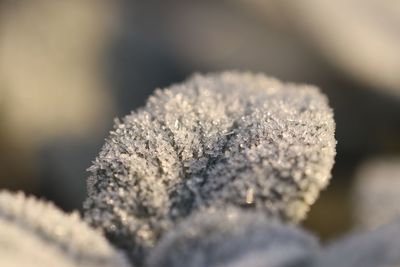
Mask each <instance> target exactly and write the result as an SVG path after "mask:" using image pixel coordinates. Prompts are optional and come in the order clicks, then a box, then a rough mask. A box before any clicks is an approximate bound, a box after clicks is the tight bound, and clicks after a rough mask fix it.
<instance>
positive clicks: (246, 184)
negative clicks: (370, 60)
mask: <svg viewBox="0 0 400 267" xmlns="http://www.w3.org/2000/svg"><path fill="white" fill-rule="evenodd" d="M334 129H335V124H334V121H333V114H332V110H331V109H330V108H329V106H328V103H327V99H326V98H325V96H323V95H322V94H321V93H320V92H319V90H318V89H317V88H315V87H313V86H307V85H295V84H289V83H281V82H280V81H278V80H276V79H273V78H269V77H266V76H264V75H262V74H250V73H239V72H223V73H217V74H209V75H194V76H193V77H191V78H190V79H189V80H187V81H186V82H184V83H182V84H176V85H172V86H170V87H169V88H166V89H164V90H157V91H156V92H155V94H154V95H153V96H151V97H150V98H149V100H148V102H147V104H146V106H145V107H143V108H141V109H139V110H136V111H134V112H133V113H132V114H130V115H128V116H126V117H125V118H123V119H122V121H117V122H116V124H115V129H114V130H113V131H112V132H111V134H110V136H109V138H108V139H107V140H106V144H105V145H104V146H103V148H102V150H101V152H100V154H99V156H98V157H97V159H96V161H95V162H94V164H93V166H92V167H91V168H90V171H91V176H90V178H89V182H88V188H89V189H88V191H89V197H88V199H87V200H86V202H85V205H84V208H85V218H86V219H87V221H89V222H90V223H91V224H92V225H93V226H95V227H100V228H102V229H103V230H104V231H105V233H106V235H107V236H108V237H109V239H110V240H111V241H112V242H114V243H115V244H117V245H118V246H119V247H122V248H124V249H125V250H127V251H128V253H129V254H130V256H131V257H132V258H133V260H134V262H140V261H142V258H143V255H145V254H146V253H147V250H148V249H149V248H151V247H153V246H155V245H156V243H157V241H158V239H159V238H160V237H161V236H162V235H163V233H164V232H165V231H166V230H169V229H171V227H172V225H173V224H174V223H175V222H177V221H180V220H181V219H182V218H185V217H186V216H188V215H190V214H191V213H192V212H193V211H195V210H198V209H200V208H203V207H212V208H216V209H218V208H220V209H224V208H225V207H226V206H227V205H232V206H235V207H240V208H243V209H252V210H257V211H258V212H261V213H263V214H265V215H269V216H275V217H278V218H280V219H283V220H286V221H293V222H297V221H299V220H301V219H303V218H304V217H305V215H306V213H307V211H308V209H309V206H310V205H311V204H313V203H314V201H315V200H316V198H317V197H318V194H319V191H320V190H321V189H323V188H325V187H326V185H327V184H328V181H329V178H330V171H331V168H332V165H333V161H334V155H335V144H336V141H335V139H334Z"/></svg>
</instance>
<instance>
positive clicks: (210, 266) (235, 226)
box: [148, 208, 318, 267]
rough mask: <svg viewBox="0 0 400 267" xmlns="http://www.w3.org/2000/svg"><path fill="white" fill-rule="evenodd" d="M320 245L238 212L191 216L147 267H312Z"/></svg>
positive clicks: (293, 230) (272, 222) (295, 231)
mask: <svg viewBox="0 0 400 267" xmlns="http://www.w3.org/2000/svg"><path fill="white" fill-rule="evenodd" d="M317 245H318V243H317V242H316V240H315V239H314V238H313V236H311V235H310V234H308V233H306V232H304V231H301V230H300V229H297V228H295V227H294V226H293V225H285V224H283V223H282V222H280V221H278V220H275V219H271V218H267V217H266V216H264V215H263V214H260V213H254V212H246V211H241V210H238V209H232V208H228V209H224V211H221V210H215V209H211V210H208V211H205V212H200V213H195V214H194V215H191V216H190V217H189V218H188V219H186V220H184V221H183V222H181V223H180V224H179V225H178V227H177V228H176V229H175V230H172V231H170V232H169V233H167V234H165V236H164V237H163V238H162V239H161V241H160V242H159V243H158V245H157V246H156V248H155V249H154V250H153V251H152V252H151V253H150V256H149V262H148V266H149V267H158V266H163V267H182V266H185V267H217V266H226V267H267V266H268V267H284V266H297V267H300V266H311V264H313V261H314V259H315V257H316V254H317V253H316V252H317V251H318V249H317V248H318V246H317Z"/></svg>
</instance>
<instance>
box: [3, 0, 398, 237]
mask: <svg viewBox="0 0 400 267" xmlns="http://www.w3.org/2000/svg"><path fill="white" fill-rule="evenodd" d="M230 69H237V70H244V71H254V72H263V73H265V74H267V75H270V76H275V77H277V78H279V79H281V80H284V81H292V82H299V83H310V84H315V85H317V86H319V87H320V88H321V90H322V91H323V92H324V93H325V94H326V95H327V96H328V97H329V100H330V105H331V106H332V107H333V109H334V113H335V120H336V123H337V131H336V139H337V141H338V145H337V157H336V164H335V166H334V169H333V179H332V182H331V185H330V186H329V187H328V189H327V190H326V191H324V192H323V193H322V194H321V197H320V199H319V200H318V202H317V203H316V204H315V205H314V206H313V207H312V209H311V213H310V216H309V218H308V219H307V221H306V222H305V225H306V226H307V227H308V228H309V229H311V230H312V231H314V232H317V233H318V234H320V236H321V237H322V238H331V237H333V236H337V235H340V234H342V233H343V232H345V231H347V230H348V229H349V228H351V227H352V223H353V210H352V190H353V181H354V177H356V176H357V171H358V169H359V167H360V166H361V165H362V164H363V163H364V162H365V161H366V160H368V159H370V158H380V157H396V155H397V156H398V155H399V154H400V5H398V4H397V3H396V1H378V0H366V1H357V0H351V1H345V0H340V1H331V2H328V1H316V0H308V1H296V2H294V1H288V0H283V1H271V0H269V1H262V0H251V1H245V0H235V1H176V0H175V1H128V0H126V1H106V0H100V1H89V0H85V1H51V0H48V1H46V0H37V1H22V0H15V1H7V0H6V1H4V0H3V1H0V188H7V189H11V190H23V191H25V192H28V193H31V194H34V195H37V196H40V197H42V198H45V199H48V200H51V201H54V202H55V203H56V204H57V205H58V206H60V207H61V208H63V209H65V210H67V211H70V210H73V209H80V208H81V204H82V201H83V200H84V199H85V194H86V188H85V183H86V182H85V180H86V177H87V173H86V171H85V170H86V169H87V168H88V167H89V166H90V164H91V161H92V160H94V159H95V157H96V154H97V152H98V151H99V150H100V148H101V145H102V143H103V140H104V138H105V137H106V136H107V134H108V131H109V130H110V129H111V128H112V125H113V118H115V117H122V116H124V115H125V114H128V113H129V112H130V111H131V110H133V109H135V108H137V107H139V106H141V105H143V104H144V103H145V100H146V98H147V97H148V96H149V95H150V94H151V93H152V91H153V90H154V89H155V88H163V87H165V86H168V85H170V84H171V83H176V82H181V81H182V80H184V79H185V78H186V77H188V76H189V75H190V74H192V73H193V72H210V71H219V70H230Z"/></svg>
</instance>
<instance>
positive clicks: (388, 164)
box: [354, 158, 400, 228]
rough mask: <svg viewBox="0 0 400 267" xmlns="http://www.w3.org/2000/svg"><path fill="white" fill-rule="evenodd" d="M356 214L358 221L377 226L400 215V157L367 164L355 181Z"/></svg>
mask: <svg viewBox="0 0 400 267" xmlns="http://www.w3.org/2000/svg"><path fill="white" fill-rule="evenodd" d="M354 195H355V197H354V208H355V210H354V213H355V215H356V220H357V223H358V224H359V225H360V226H362V227H364V228H374V227H377V226H379V225H382V224H385V223H388V222H390V221H392V220H393V219H394V218H396V217H398V216H400V205H399V203H400V159H395V158H392V159H389V158H388V159H376V160H372V161H369V162H367V163H365V164H364V165H363V166H362V167H361V168H360V170H359V171H358V174H357V180H356V183H355V194H354Z"/></svg>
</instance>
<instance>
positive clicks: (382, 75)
mask: <svg viewBox="0 0 400 267" xmlns="http://www.w3.org/2000/svg"><path fill="white" fill-rule="evenodd" d="M236 3H240V4H241V5H242V6H246V7H247V9H248V10H250V11H252V12H253V13H254V14H258V15H259V16H260V17H262V18H268V22H269V23H271V22H274V23H277V24H280V25H281V26H284V27H287V28H290V29H291V30H294V31H297V32H298V34H300V35H302V36H303V39H304V41H306V42H309V43H311V44H312V45H313V46H315V47H317V48H319V50H320V51H321V52H322V54H323V55H324V56H325V58H326V59H328V60H329V61H331V62H332V63H333V64H335V65H336V66H338V67H339V68H340V69H341V70H342V71H344V72H345V73H346V74H348V75H349V76H351V77H353V78H355V79H356V80H359V81H362V82H364V83H366V84H369V85H372V86H373V87H375V88H379V89H382V90H384V91H385V92H387V93H390V94H393V95H397V96H399V97H400V75H399V69H400V2H398V1H391V0H383V1H381V0H366V1H365V0H362V1H361V0H350V1H349V0H339V1H329V0H322V1H321V0H300V1H288V0H284V1H273V0H269V1H262V0H251V1H243V0H239V1H236Z"/></svg>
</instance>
